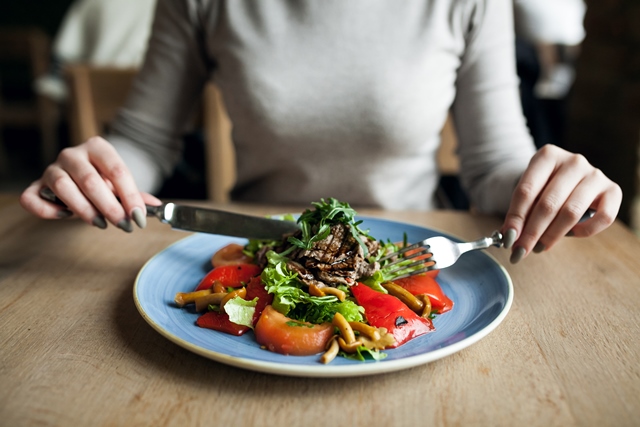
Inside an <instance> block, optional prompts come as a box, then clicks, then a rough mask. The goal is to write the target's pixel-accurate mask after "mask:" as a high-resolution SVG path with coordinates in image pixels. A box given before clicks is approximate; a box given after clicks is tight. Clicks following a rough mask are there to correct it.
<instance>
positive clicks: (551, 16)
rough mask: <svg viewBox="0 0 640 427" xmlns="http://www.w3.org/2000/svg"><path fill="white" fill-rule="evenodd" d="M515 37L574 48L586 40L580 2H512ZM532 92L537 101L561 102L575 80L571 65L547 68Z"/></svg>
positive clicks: (532, 0)
mask: <svg viewBox="0 0 640 427" xmlns="http://www.w3.org/2000/svg"><path fill="white" fill-rule="evenodd" d="M513 7H514V20H515V30H516V35H518V36H519V37H521V38H522V39H524V40H526V41H527V42H529V43H531V44H532V45H541V44H546V45H563V46H577V45H579V44H580V43H582V40H583V39H584V37H585V35H586V34H585V29H584V24H583V23H584V16H585V13H586V9H587V6H586V4H585V3H584V1H583V0H514V5H513ZM545 67H546V68H545V70H544V73H543V75H542V76H541V78H540V80H539V81H538V82H537V83H536V85H535V88H534V93H535V95H536V96H537V97H538V98H540V99H563V98H564V97H566V96H567V94H568V93H569V90H570V89H571V86H572V85H573V81H574V80H575V69H574V67H573V64H571V63H568V62H566V61H565V62H563V61H558V62H556V63H553V64H546V65H545Z"/></svg>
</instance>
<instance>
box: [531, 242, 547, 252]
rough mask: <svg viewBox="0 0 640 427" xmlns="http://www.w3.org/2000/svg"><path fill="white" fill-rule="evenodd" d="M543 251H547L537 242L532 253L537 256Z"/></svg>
mask: <svg viewBox="0 0 640 427" xmlns="http://www.w3.org/2000/svg"><path fill="white" fill-rule="evenodd" d="M545 249H547V247H546V246H545V245H543V244H542V243H540V242H538V243H536V245H535V246H534V247H533V252H535V253H537V254H539V253H540V252H544V250H545Z"/></svg>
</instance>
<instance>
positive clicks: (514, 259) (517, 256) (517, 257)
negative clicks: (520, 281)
mask: <svg viewBox="0 0 640 427" xmlns="http://www.w3.org/2000/svg"><path fill="white" fill-rule="evenodd" d="M526 253H527V251H526V250H525V249H524V248H522V247H520V248H515V249H514V250H513V252H512V253H511V258H510V259H509V262H511V264H517V263H519V262H520V261H522V258H524V255H525V254H526Z"/></svg>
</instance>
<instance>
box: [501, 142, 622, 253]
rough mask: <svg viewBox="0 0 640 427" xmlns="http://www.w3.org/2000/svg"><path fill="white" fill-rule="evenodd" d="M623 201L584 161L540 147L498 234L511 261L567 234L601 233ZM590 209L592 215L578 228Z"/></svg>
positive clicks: (618, 191) (550, 147) (612, 185)
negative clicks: (500, 234) (501, 236)
mask: <svg viewBox="0 0 640 427" xmlns="http://www.w3.org/2000/svg"><path fill="white" fill-rule="evenodd" d="M621 202H622V190H621V189H620V186H618V185H617V184H616V183H614V182H613V181H611V180H610V179H609V178H607V177H606V176H605V175H604V174H603V173H602V171H600V170H599V169H597V168H595V167H593V166H592V165H591V164H590V163H589V162H588V161H587V159H585V157H584V156H582V155H580V154H573V153H570V152H568V151H566V150H563V149H561V148H559V147H556V146H554V145H545V146H543V147H542V148H541V149H540V150H538V152H537V153H536V154H535V155H534V156H533V158H532V159H531V162H530V163H529V166H528V167H527V169H526V171H525V172H524V174H523V175H522V177H521V178H520V181H519V182H518V184H517V186H516V188H515V191H514V193H513V197H512V199H511V205H510V206H509V211H508V212H507V215H506V218H505V221H504V224H503V226H502V229H501V231H502V233H503V235H504V236H505V237H504V246H505V247H506V248H507V249H510V248H512V253H511V262H512V263H514V264H515V263H517V262H519V261H520V260H522V258H524V257H526V256H527V255H528V254H529V253H531V251H535V252H542V251H544V250H547V249H550V248H551V247H553V245H555V244H556V243H557V242H558V241H559V240H560V239H562V238H563V237H564V236H565V235H566V234H567V233H569V232H571V235H573V236H576V237H587V236H592V235H594V234H597V233H599V232H601V231H602V230H604V229H605V228H607V227H608V226H609V225H611V224H612V223H613V221H614V220H615V219H616V216H617V215H618V211H619V209H620V203H621ZM589 208H591V209H594V210H595V215H594V216H593V217H592V218H591V219H588V220H586V221H584V222H581V223H579V224H578V221H579V220H580V218H581V217H582V216H583V215H584V213H585V212H586V211H587V210H588V209H589Z"/></svg>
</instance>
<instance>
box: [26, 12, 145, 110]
mask: <svg viewBox="0 0 640 427" xmlns="http://www.w3.org/2000/svg"><path fill="white" fill-rule="evenodd" d="M155 4H156V0H78V1H76V2H75V3H73V4H72V5H71V7H70V9H69V11H68V12H67V13H66V15H65V17H64V19H63V21H62V23H61V26H60V29H59V31H58V34H57V35H56V38H55V40H54V44H53V57H54V61H56V62H57V63H58V64H57V66H56V69H54V70H52V72H51V73H49V74H47V75H45V76H42V77H41V78H39V79H38V80H37V81H36V83H35V88H36V91H37V92H38V93H40V94H43V95H47V96H49V97H51V98H52V99H54V100H57V101H64V100H65V99H66V97H67V88H66V85H65V82H64V78H63V76H62V75H61V70H60V68H61V67H64V65H65V64H69V63H88V64H92V65H98V66H113V67H121V68H129V67H138V66H140V64H141V63H142V60H143V59H144V54H145V51H146V49H147V41H148V39H149V34H150V32H151V24H152V22H153V14H154V10H155Z"/></svg>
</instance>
